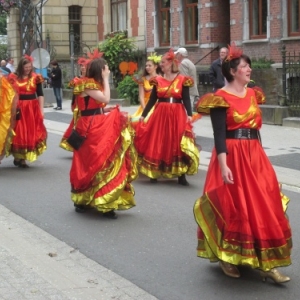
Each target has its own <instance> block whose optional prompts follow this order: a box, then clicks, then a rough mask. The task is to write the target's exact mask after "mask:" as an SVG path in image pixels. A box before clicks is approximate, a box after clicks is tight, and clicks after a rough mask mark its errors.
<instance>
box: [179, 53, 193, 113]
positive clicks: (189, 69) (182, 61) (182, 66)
mask: <svg viewBox="0 0 300 300" xmlns="http://www.w3.org/2000/svg"><path fill="white" fill-rule="evenodd" d="M175 55H176V58H177V60H178V62H179V72H180V73H181V74H182V75H184V76H189V77H192V78H193V80H194V84H193V86H191V87H190V88H189V90H190V99H191V106H192V108H193V107H194V102H195V101H197V100H198V97H199V92H198V88H197V82H198V80H197V70H196V66H195V65H194V63H193V62H192V61H191V60H190V59H189V58H188V51H187V50H186V49H185V48H179V49H178V50H177V51H175Z"/></svg>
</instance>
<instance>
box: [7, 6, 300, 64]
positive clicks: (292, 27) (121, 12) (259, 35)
mask: <svg viewBox="0 0 300 300" xmlns="http://www.w3.org/2000/svg"><path fill="white" fill-rule="evenodd" d="M299 7H300V0H211V1H209V0H68V1H66V0H53V1H45V4H44V7H43V13H42V19H43V32H42V34H43V40H44V41H46V37H47V34H48V35H49V36H50V41H51V46H53V47H54V48H55V55H56V58H57V59H58V60H66V61H68V60H69V59H70V28H71V25H72V26H73V29H74V31H75V34H76V39H77V41H79V42H80V43H83V44H85V45H87V46H88V47H90V48H92V47H95V46H96V45H97V44H98V43H99V42H101V41H102V40H103V39H104V36H105V34H107V33H109V32H112V31H117V30H124V29H126V30H127V31H128V36H129V37H135V39H136V41H137V45H138V47H139V49H141V50H146V52H148V53H149V52H152V51H156V52H159V53H163V52H165V51H167V50H168V49H169V48H171V47H172V48H174V49H176V48H178V47H179V46H182V47H186V48H187V49H188V50H189V52H190V58H191V60H192V61H193V62H194V63H197V65H198V66H200V65H201V66H204V65H206V66H208V65H210V63H211V62H212V61H213V60H214V59H215V58H216V57H217V56H218V53H217V52H218V51H213V50H214V49H215V48H216V47H218V46H219V47H220V46H226V45H227V44H229V43H230V42H231V41H235V42H236V44H237V45H239V46H241V47H243V49H244V52H245V53H247V54H248V55H249V56H250V57H252V58H261V57H265V58H266V59H271V60H273V61H274V62H280V61H281V52H280V51H281V47H282V45H283V44H285V45H286V47H287V51H296V52H297V53H299V52H300V43H299V41H300V30H299V24H300V15H299V14H300V8H299ZM19 26H20V24H19V12H18V10H17V9H16V10H14V11H12V12H11V16H10V19H9V23H8V36H9V51H10V53H11V54H12V56H14V57H15V58H17V59H18V58H19V57H20V55H21V51H22V49H20V44H21V43H20V40H21V37H20V34H19ZM21 26H22V24H21ZM200 59H201V61H200V62H199V60H200ZM15 60H16V59H15Z"/></svg>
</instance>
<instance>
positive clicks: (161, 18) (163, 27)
mask: <svg viewBox="0 0 300 300" xmlns="http://www.w3.org/2000/svg"><path fill="white" fill-rule="evenodd" d="M158 3H159V4H158V23H159V29H158V32H159V43H160V46H170V27H171V22H170V0H159V1H158Z"/></svg>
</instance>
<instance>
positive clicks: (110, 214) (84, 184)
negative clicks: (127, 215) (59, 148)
mask: <svg viewBox="0 0 300 300" xmlns="http://www.w3.org/2000/svg"><path fill="white" fill-rule="evenodd" d="M109 73H110V71H109V68H108V66H107V64H106V62H105V60H104V59H102V58H97V59H93V60H91V62H89V63H88V65H87V76H86V77H84V78H82V79H80V80H78V81H77V82H76V83H75V86H74V94H75V95H76V99H75V101H76V105H77V107H78V115H79V117H78V120H77V122H76V124H75V127H76V131H77V132H78V133H79V134H80V135H87V137H86V140H85V141H84V143H83V144H82V146H81V147H80V148H79V149H78V150H74V151H73V160H72V166H71V170H70V181H71V187H72V191H71V192H72V194H71V198H72V200H73V202H74V205H75V211H76V212H79V213H81V212H84V211H85V209H86V207H94V208H96V209H97V210H98V211H100V212H102V213H103V216H105V217H107V218H111V219H116V218H117V215H116V213H115V210H126V209H130V208H132V207H134V206H135V201H134V198H133V195H134V189H133V186H132V185H131V182H132V181H133V180H134V179H136V177H137V174H138V172H137V169H136V160H137V154H136V152H135V149H134V147H133V141H132V135H131V133H130V130H129V129H128V126H129V119H128V116H124V115H123V114H122V113H121V112H120V111H119V108H118V107H115V108H111V109H110V110H111V111H110V112H109V113H105V111H104V107H105V106H106V104H107V103H109V100H110V89H109V83H108V78H109Z"/></svg>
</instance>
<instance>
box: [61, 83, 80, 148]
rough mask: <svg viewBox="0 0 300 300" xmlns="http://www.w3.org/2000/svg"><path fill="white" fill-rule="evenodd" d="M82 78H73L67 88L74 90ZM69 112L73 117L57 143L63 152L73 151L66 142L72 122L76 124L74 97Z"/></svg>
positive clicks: (76, 113) (76, 111)
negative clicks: (70, 111)
mask: <svg viewBox="0 0 300 300" xmlns="http://www.w3.org/2000/svg"><path fill="white" fill-rule="evenodd" d="M81 79H82V78H79V77H75V78H74V79H73V80H71V81H70V82H69V87H70V88H72V89H74V87H75V85H76V84H78V82H79V81H80V80H81ZM71 110H72V112H73V117H72V120H71V122H70V124H69V126H68V128H67V130H66V131H65V133H64V134H63V137H62V139H61V141H60V143H59V147H61V148H62V149H64V150H67V151H71V152H72V151H73V147H72V146H71V145H70V144H69V143H68V142H67V139H68V137H69V136H70V134H71V132H72V129H73V128H74V122H75V123H76V121H77V117H78V108H77V105H76V101H75V95H73V99H72V103H71Z"/></svg>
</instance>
